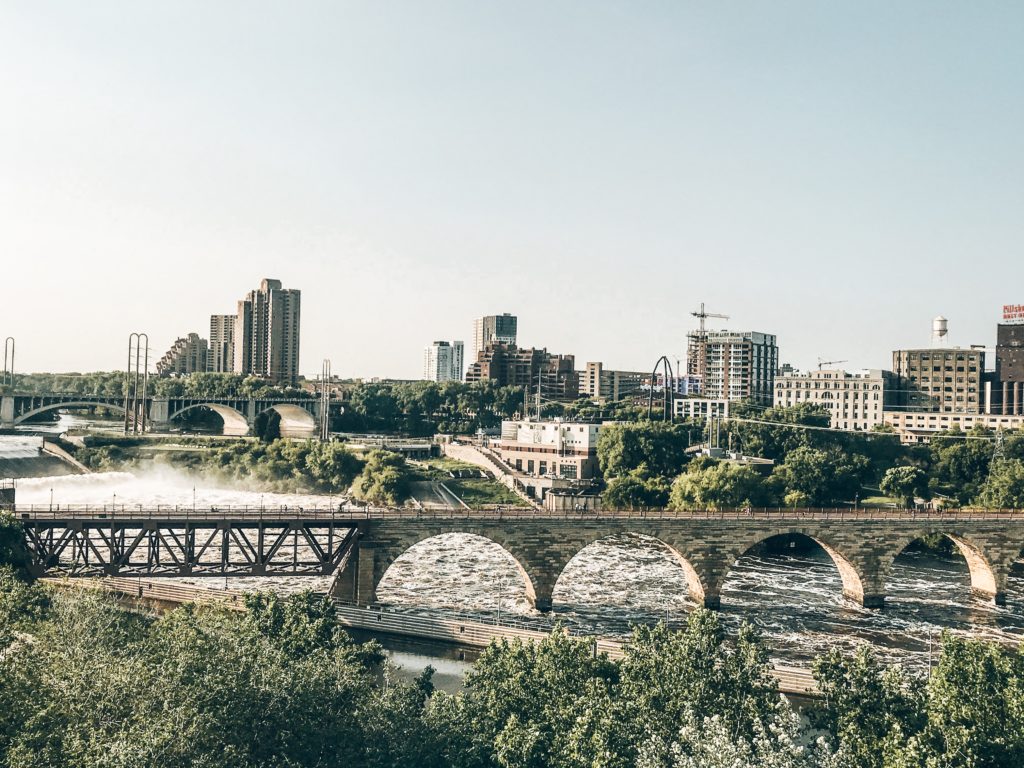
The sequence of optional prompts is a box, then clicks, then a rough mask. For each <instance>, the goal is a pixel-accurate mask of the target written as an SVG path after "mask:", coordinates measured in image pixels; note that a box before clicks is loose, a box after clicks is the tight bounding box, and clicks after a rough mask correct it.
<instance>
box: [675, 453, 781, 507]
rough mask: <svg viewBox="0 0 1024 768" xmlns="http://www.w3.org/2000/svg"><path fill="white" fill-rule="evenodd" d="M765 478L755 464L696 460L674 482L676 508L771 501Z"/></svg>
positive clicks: (743, 504)
mask: <svg viewBox="0 0 1024 768" xmlns="http://www.w3.org/2000/svg"><path fill="white" fill-rule="evenodd" d="M769 498H770V497H769V493H768V488H767V487H766V485H765V483H764V479H763V478H762V476H761V475H760V474H759V473H758V471H757V470H756V469H754V468H753V467H750V466H747V465H745V464H732V463H729V462H725V461H715V460H714V459H706V458H700V459H694V461H692V462H691V463H690V466H689V467H687V469H686V471H685V472H683V473H682V474H681V475H679V477H677V478H676V480H675V482H674V483H673V484H672V495H671V499H670V502H669V503H670V505H671V506H672V508H673V509H730V508H732V509H736V508H739V507H748V506H752V507H760V506H765V505H766V504H768V502H769Z"/></svg>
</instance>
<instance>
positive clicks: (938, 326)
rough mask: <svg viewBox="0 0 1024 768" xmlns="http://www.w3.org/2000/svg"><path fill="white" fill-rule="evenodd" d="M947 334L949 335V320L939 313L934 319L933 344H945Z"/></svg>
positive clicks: (939, 345) (934, 345) (938, 345)
mask: <svg viewBox="0 0 1024 768" xmlns="http://www.w3.org/2000/svg"><path fill="white" fill-rule="evenodd" d="M947 336H949V320H947V319H946V318H944V317H943V316H942V315H939V316H938V317H936V318H935V319H934V320H932V346H933V347H941V346H943V345H945V343H946V337H947Z"/></svg>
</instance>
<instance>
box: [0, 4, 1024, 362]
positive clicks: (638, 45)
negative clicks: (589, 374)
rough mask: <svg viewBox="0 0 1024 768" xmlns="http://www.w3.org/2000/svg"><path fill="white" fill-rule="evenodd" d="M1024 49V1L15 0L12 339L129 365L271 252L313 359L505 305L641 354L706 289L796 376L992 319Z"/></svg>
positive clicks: (0, 131)
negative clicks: (770, 339)
mask: <svg viewBox="0 0 1024 768" xmlns="http://www.w3.org/2000/svg"><path fill="white" fill-rule="evenodd" d="M1022 41H1024V4H1022V3H1015V2H958V3H945V2H936V1H935V0H928V1H927V2H911V1H910V0H901V2H892V1H891V0H885V1H884V2H870V1H865V0H856V1H854V0H850V1H849V2H845V3H839V2H825V1H821V2H809V1H807V0H805V1H803V2H779V1H778V0H772V1H771V2H768V1H767V0H766V1H765V2H728V1H727V0H709V1H708V2H686V1H685V0H676V1H675V2H616V3H606V2H595V0H585V1H584V0H578V1H577V2H567V1H564V0H555V1H552V0H544V1H543V2H520V1H518V0H517V1H516V2H504V3H498V2H480V1H479V0H467V1H466V2H441V1H437V2H434V1H432V0H416V1H415V2H390V1H384V2H370V1H369V0H367V2H359V3H354V2H340V1H337V2H322V3H319V2H296V1H295V0H289V2H279V3H266V2H253V1H252V0H246V1H245V2H224V1H221V0H217V1H215V2H209V1H208V0H204V1H203V2H182V1H180V0H162V1H161V2H141V1H139V0H130V1H128V0H126V1H125V2H119V3H111V2H98V1H97V0H89V2H77V1H76V2H66V3H61V2H41V1H40V0H27V1H25V2H13V1H12V0H0V288H2V292H0V337H3V336H7V335H13V336H15V337H16V338H17V344H18V346H17V361H18V368H19V369H20V370H23V371H25V370H95V369H112V368H116V367H120V366H123V358H124V356H125V352H124V348H125V345H126V337H127V335H128V333H129V332H130V331H132V330H142V331H147V332H148V333H149V336H150V339H151V341H152V345H153V347H154V349H153V352H154V355H155V356H159V355H160V354H162V353H163V352H164V351H165V350H166V348H167V347H168V346H169V345H170V344H171V342H172V341H173V340H174V338H176V337H177V336H180V335H184V334H186V333H188V332H190V331H198V332H200V333H202V334H203V335H204V336H205V335H206V334H207V331H208V322H209V320H208V316H209V315H210V314H211V313H214V312H231V311H233V310H234V306H235V302H236V301H237V299H239V298H240V297H241V296H242V295H243V294H244V293H245V292H246V291H248V290H250V289H251V288H253V287H255V286H256V285H257V284H258V282H259V280H260V278H262V277H275V278H278V279H280V280H282V281H283V282H284V284H285V286H286V287H297V288H301V289H302V291H303V297H302V298H303V307H302V310H303V327H302V362H301V368H302V370H303V371H304V372H307V373H313V372H317V371H319V368H320V361H321V359H322V358H324V357H330V358H331V359H332V360H333V366H334V371H335V373H338V374H341V375H351V376H374V375H378V376H396V377H408V378H415V377H418V376H419V375H420V373H421V370H422V354H423V352H422V350H423V347H424V345H426V344H427V343H429V342H430V341H431V340H433V339H453V338H458V339H465V340H466V341H467V343H468V342H470V340H471V334H472V320H473V317H474V316H476V315H481V314H491V313H497V312H513V313H515V314H518V316H519V335H520V341H521V342H522V343H524V344H526V345H531V346H546V347H547V348H548V349H549V350H552V351H554V352H562V353H573V354H575V355H576V359H577V362H578V366H579V367H582V365H583V363H584V362H585V361H587V360H602V361H604V362H605V364H606V365H607V366H610V367H615V368H627V369H636V368H640V369H647V368H649V367H651V366H652V365H653V363H654V360H655V359H656V358H657V357H658V356H659V355H661V354H663V353H664V354H668V355H669V356H670V357H672V358H675V357H676V356H677V355H679V353H681V352H682V351H683V350H684V349H685V333H686V331H687V329H688V328H690V327H691V325H692V322H693V319H692V318H691V317H690V316H689V314H688V313H689V312H690V311H691V310H693V309H695V308H696V306H697V305H698V304H699V303H700V302H701V301H705V302H707V304H708V308H709V309H713V310H715V311H718V312H724V313H727V314H730V315H732V320H731V321H730V323H729V326H730V327H732V328H735V329H738V330H739V329H754V330H763V331H766V332H770V333H776V334H778V336H779V346H780V357H781V360H783V361H787V362H792V363H794V364H796V365H798V366H801V367H806V366H813V365H814V364H815V361H816V358H817V356H819V355H821V356H823V357H825V358H826V359H843V360H849V361H850V364H849V367H862V366H887V365H890V364H891V350H892V349H893V348H894V347H897V346H905V345H925V344H927V342H928V333H929V326H930V320H931V318H932V317H933V316H934V315H936V314H939V313H942V314H945V315H946V316H947V317H949V318H950V328H951V339H952V341H953V342H954V343H960V344H970V343H989V344H991V343H994V336H995V327H994V326H995V323H996V321H997V319H998V316H999V311H1000V309H1001V307H1002V305H1003V304H1004V303H1024V257H1022V246H1024V44H1022ZM720 324H721V323H720V321H719V322H716V323H715V324H714V325H715V326H716V327H717V326H718V325H720Z"/></svg>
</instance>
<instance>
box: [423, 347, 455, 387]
mask: <svg viewBox="0 0 1024 768" xmlns="http://www.w3.org/2000/svg"><path fill="white" fill-rule="evenodd" d="M464 347H465V345H464V344H463V343H462V342H461V341H453V342H452V343H451V344H449V343H448V342H447V341H435V342H434V343H433V344H431V345H430V346H429V347H427V348H426V349H424V350H423V378H424V379H425V380H427V381H462V371H463V369H464V368H465V359H464V353H463V350H464Z"/></svg>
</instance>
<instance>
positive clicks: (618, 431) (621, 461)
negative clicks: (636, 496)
mask: <svg viewBox="0 0 1024 768" xmlns="http://www.w3.org/2000/svg"><path fill="white" fill-rule="evenodd" d="M693 430H694V427H693V426H692V425H688V424H665V423H659V422H647V421H644V422H635V423H623V424H608V425H606V426H604V427H603V428H602V429H601V432H600V434H599V436H598V439H597V459H598V463H599V464H600V466H601V472H602V473H603V474H604V477H605V478H606V479H611V478H614V477H623V476H626V475H630V474H632V473H634V472H640V473H641V475H644V476H647V477H651V476H661V477H666V476H667V477H674V476H675V475H677V474H679V472H680V471H682V469H683V467H684V466H685V465H686V462H687V461H688V460H689V456H688V455H687V454H686V449H687V448H688V447H689V445H690V441H691V439H692V435H693V434H694V432H693ZM696 434H697V435H698V437H697V439H694V440H693V442H698V441H699V434H700V433H699V431H698V432H697V433H696Z"/></svg>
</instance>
